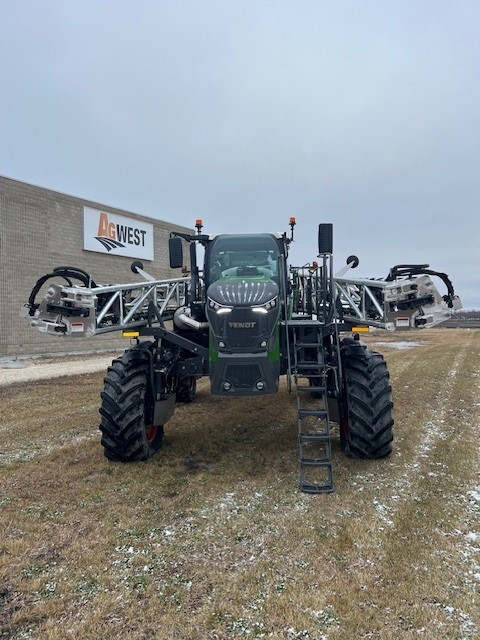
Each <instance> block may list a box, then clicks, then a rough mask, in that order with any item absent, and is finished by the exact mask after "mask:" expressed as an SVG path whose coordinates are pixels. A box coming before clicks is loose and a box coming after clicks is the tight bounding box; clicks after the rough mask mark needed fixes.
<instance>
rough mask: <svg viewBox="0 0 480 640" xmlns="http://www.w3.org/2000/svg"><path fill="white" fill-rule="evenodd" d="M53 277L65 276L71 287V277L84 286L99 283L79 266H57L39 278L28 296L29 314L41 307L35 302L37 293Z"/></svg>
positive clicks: (91, 286) (90, 286)
mask: <svg viewBox="0 0 480 640" xmlns="http://www.w3.org/2000/svg"><path fill="white" fill-rule="evenodd" d="M51 278H63V279H64V280H65V281H66V282H67V284H68V286H69V287H71V286H73V283H72V280H71V279H70V278H73V279H76V280H79V281H80V282H81V283H82V284H83V285H84V286H86V287H88V288H89V289H90V288H93V287H96V286H97V285H96V284H95V282H94V281H93V280H92V278H91V277H90V275H89V274H88V273H87V272H86V271H84V270H83V269H79V268H78V267H68V266H67V267H55V269H53V271H52V273H47V274H46V275H44V276H42V277H41V278H39V279H38V280H37V282H36V283H35V286H34V287H33V289H32V291H31V293H30V295H29V297H28V306H29V307H30V310H29V312H28V313H29V315H31V316H33V315H35V311H36V310H37V309H38V307H39V303H36V302H35V298H36V296H37V293H38V292H39V291H40V289H41V288H42V286H43V285H44V284H45V282H47V280H50V279H51Z"/></svg>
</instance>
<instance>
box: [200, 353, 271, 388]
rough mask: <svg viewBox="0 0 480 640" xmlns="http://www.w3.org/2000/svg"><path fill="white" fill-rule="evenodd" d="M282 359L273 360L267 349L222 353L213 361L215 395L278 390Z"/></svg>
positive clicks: (212, 377) (211, 379)
mask: <svg viewBox="0 0 480 640" xmlns="http://www.w3.org/2000/svg"><path fill="white" fill-rule="evenodd" d="M279 375H280V363H279V362H269V361H268V356H267V354H266V353H255V354H253V353H234V354H231V353H229V354H224V353H219V354H218V360H217V362H211V363H210V382H211V392H212V394H213V395H220V396H262V395H266V394H268V393H277V392H278V378H279Z"/></svg>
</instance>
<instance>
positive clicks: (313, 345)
mask: <svg viewBox="0 0 480 640" xmlns="http://www.w3.org/2000/svg"><path fill="white" fill-rule="evenodd" d="M322 346H323V345H322V343H321V342H297V343H296V344H295V347H296V348H297V351H300V349H308V348H311V349H313V348H317V347H322Z"/></svg>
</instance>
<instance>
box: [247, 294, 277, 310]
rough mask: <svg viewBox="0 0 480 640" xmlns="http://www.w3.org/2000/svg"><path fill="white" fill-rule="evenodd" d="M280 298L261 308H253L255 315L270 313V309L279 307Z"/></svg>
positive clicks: (273, 299)
mask: <svg viewBox="0 0 480 640" xmlns="http://www.w3.org/2000/svg"><path fill="white" fill-rule="evenodd" d="M277 300H278V296H276V297H275V298H272V299H271V300H269V301H268V302H267V303H266V304H262V306H261V307H252V311H253V312H254V313H268V312H269V311H270V309H275V307H276V306H277Z"/></svg>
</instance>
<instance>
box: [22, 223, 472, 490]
mask: <svg viewBox="0 0 480 640" xmlns="http://www.w3.org/2000/svg"><path fill="white" fill-rule="evenodd" d="M294 226H295V219H294V218H291V219H290V229H291V231H290V233H289V234H288V235H287V233H283V234H280V233H260V234H244V235H243V234H242V235H223V234H221V235H205V234H203V233H202V221H201V220H197V222H196V230H197V232H196V233H195V234H192V235H189V234H185V233H178V232H173V233H171V236H170V239H169V251H170V267H171V268H173V269H176V268H180V267H182V266H183V265H184V258H183V245H184V243H187V244H188V245H189V253H190V271H189V272H188V273H184V277H179V278H174V279H170V280H156V279H155V278H154V277H152V276H151V275H149V274H148V273H146V272H145V271H144V269H143V265H142V263H140V262H134V263H132V270H133V272H134V273H137V274H138V275H140V276H141V277H142V278H144V280H143V281H142V282H136V283H134V284H117V285H105V286H104V285H102V286H99V285H97V284H96V283H95V282H94V281H93V280H92V278H91V277H90V276H89V275H88V273H86V272H85V271H83V270H81V269H78V268H75V267H69V266H65V267H57V268H55V269H53V271H52V272H51V273H49V274H46V275H45V276H43V277H42V278H40V279H39V280H38V281H37V283H36V285H35V287H34V288H33V290H32V292H31V294H30V298H29V301H28V304H26V305H24V307H23V308H22V313H21V315H23V316H24V317H28V318H29V319H30V323H31V325H32V326H34V327H36V328H37V329H38V330H40V331H43V332H45V333H48V334H51V335H57V336H72V337H75V336H84V337H89V336H93V335H96V334H100V333H105V332H109V331H118V330H121V331H123V335H124V336H125V337H130V338H131V346H130V348H129V349H127V350H126V351H125V353H124V354H123V355H122V357H120V358H118V359H116V360H114V361H113V363H112V365H111V367H109V369H108V372H107V376H106V378H105V386H104V390H103V392H102V394H101V407H100V414H101V422H100V431H101V433H102V436H101V443H102V445H103V447H104V451H105V455H106V456H107V458H109V459H110V460H117V461H122V462H129V461H135V460H145V459H147V458H149V457H150V456H152V455H154V454H155V453H156V452H157V451H158V449H159V448H160V447H161V445H162V439H163V435H164V425H165V424H166V423H167V422H168V420H169V419H170V418H171V417H172V415H173V413H174V410H175V405H176V403H178V402H191V401H192V400H193V399H194V397H195V392H196V383H197V380H198V379H199V378H201V377H203V376H208V377H209V378H210V386H211V392H212V393H213V394H215V395H219V396H226V397H233V396H262V395H264V394H272V393H276V392H277V391H278V390H279V378H280V376H286V386H287V389H288V391H291V390H292V389H293V388H294V390H295V395H296V402H297V418H298V419H297V423H298V442H299V459H300V488H301V490H302V491H304V492H307V493H321V492H330V491H333V475H332V454H331V440H330V438H331V434H330V423H331V422H336V423H338V425H339V434H340V445H341V449H342V450H343V451H344V452H345V453H346V454H347V455H349V456H351V457H354V458H369V459H376V458H384V457H386V456H388V455H389V454H390V452H391V448H392V439H393V417H392V397H391V387H390V382H389V374H388V370H387V366H386V363H385V361H384V359H383V357H382V355H380V354H379V353H376V352H375V351H371V350H370V349H369V348H367V346H366V345H365V344H363V343H362V342H361V340H360V339H359V333H360V332H361V330H362V329H363V330H365V328H366V327H369V326H372V327H380V328H384V329H390V330H395V329H397V328H402V329H414V328H421V327H433V326H435V325H437V324H438V323H440V322H442V321H444V320H446V319H448V318H449V317H450V316H451V315H452V314H453V313H454V311H455V310H456V309H460V308H461V304H460V300H459V298H458V297H457V296H456V295H455V294H454V290H453V286H452V283H451V282H450V279H449V278H448V276H447V275H446V274H444V273H439V272H436V271H432V270H430V269H429V265H427V264H422V265H398V266H396V267H393V268H392V269H391V270H390V272H389V273H388V275H387V277H386V278H385V279H383V280H370V279H352V278H350V277H346V275H345V274H346V272H347V271H348V269H349V268H353V267H356V266H357V264H358V259H357V258H356V256H350V257H349V258H348V259H347V265H346V267H344V268H343V269H342V270H341V271H340V272H339V273H337V274H336V275H335V276H334V275H333V272H332V225H331V224H320V225H319V229H318V254H319V255H318V262H312V263H311V264H307V265H305V266H303V267H289V266H288V263H287V256H288V248H289V245H290V243H291V242H292V240H293V232H294ZM197 245H202V246H203V247H204V265H203V269H200V268H199V266H198V265H197ZM432 277H437V278H439V279H440V280H441V281H443V285H444V286H445V287H446V293H445V294H444V295H443V296H442V295H441V294H440V293H439V291H438V289H437V288H436V286H435V285H434V283H433V281H432ZM59 278H60V279H62V280H63V282H62V283H61V284H58V283H55V282H52V280H55V279H56V280H57V281H58V279H59ZM45 283H47V285H46V286H48V288H47V289H46V292H45V294H44V297H43V299H42V300H41V302H39V303H38V302H36V301H35V300H36V297H37V295H38V294H39V292H40V289H41V288H42V287H43V285H45ZM75 283H77V284H75ZM341 333H342V334H347V333H348V335H346V336H345V337H343V338H342V339H340V337H339V336H340V334H341Z"/></svg>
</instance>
